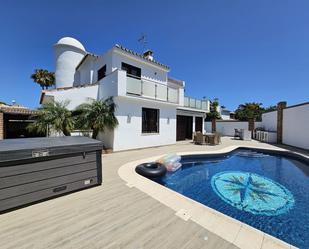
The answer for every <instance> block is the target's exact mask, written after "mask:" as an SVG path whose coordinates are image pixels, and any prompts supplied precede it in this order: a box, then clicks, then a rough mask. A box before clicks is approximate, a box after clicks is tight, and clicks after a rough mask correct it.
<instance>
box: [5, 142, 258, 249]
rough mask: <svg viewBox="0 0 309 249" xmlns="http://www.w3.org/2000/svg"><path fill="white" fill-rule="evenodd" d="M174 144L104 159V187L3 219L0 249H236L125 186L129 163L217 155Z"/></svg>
mask: <svg viewBox="0 0 309 249" xmlns="http://www.w3.org/2000/svg"><path fill="white" fill-rule="evenodd" d="M235 142H236V143H256V144H257V142H240V141H234V140H231V139H228V138H226V139H223V143H222V144H221V145H219V146H215V147H211V146H205V147H203V146H197V145H192V144H190V143H189V142H182V143H177V144H176V145H171V146H165V147H158V148H149V149H142V150H134V151H126V152H119V153H114V154H109V155H104V156H103V185H102V186H100V187H95V188H92V189H88V190H85V191H81V192H77V193H74V194H71V195H67V196H63V197H60V198H57V199H53V200H49V201H46V202H42V203H39V204H36V205H32V206H29V207H26V208H23V209H19V210H17V211H13V212H10V213H6V214H2V215H0V248H1V249H3V248H12V249H13V248H14V249H17V248H27V249H28V248H29V249H30V248H44V249H46V248H74V249H77V248H84V249H85V248H87V249H90V248H104V249H111V248H129V249H131V248H132V249H139V248H151V249H157V248H158V249H163V248H169V249H170V248H177V249H180V248H208V249H215V248H218V249H233V248H237V247H236V246H234V245H232V244H231V243H229V242H227V241H225V240H223V239H222V238H220V237H218V236H217V235H215V234H213V233H211V232H209V231H207V230H206V229H204V228H202V227H201V226H199V225H197V224H196V223H194V222H193V221H191V220H188V221H184V220H183V219H181V218H179V217H178V216H176V215H175V212H174V211H173V210H171V209H170V208H168V207H166V206H164V205H163V204H161V203H160V202H158V201H156V200H154V199H152V198H151V197H149V196H148V195H146V194H145V193H143V192H141V191H139V190H137V189H135V188H134V187H133V188H129V187H128V186H126V184H125V182H124V181H122V180H121V179H120V177H119V176H118V173H117V170H118V168H119V167H120V166H121V165H122V164H124V163H126V162H129V161H133V160H137V159H142V158H145V157H149V156H155V155H160V154H163V153H169V152H176V151H178V152H180V151H198V150H205V149H207V150H216V149H218V148H222V147H224V146H228V145H231V144H234V143H235Z"/></svg>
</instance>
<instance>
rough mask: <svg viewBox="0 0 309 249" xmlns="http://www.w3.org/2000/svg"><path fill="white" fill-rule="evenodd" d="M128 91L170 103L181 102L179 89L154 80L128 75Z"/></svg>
mask: <svg viewBox="0 0 309 249" xmlns="http://www.w3.org/2000/svg"><path fill="white" fill-rule="evenodd" d="M126 80H127V84H126V93H127V94H129V95H133V96H141V97H144V98H148V99H155V100H159V101H165V102H170V103H175V104H179V90H178V89H177V88H172V87H169V86H167V85H164V84H161V83H158V82H156V81H152V80H146V79H143V78H142V79H139V78H135V77H133V76H127V77H126Z"/></svg>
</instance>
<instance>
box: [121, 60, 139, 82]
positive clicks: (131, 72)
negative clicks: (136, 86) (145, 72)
mask: <svg viewBox="0 0 309 249" xmlns="http://www.w3.org/2000/svg"><path fill="white" fill-rule="evenodd" d="M121 69H122V70H125V71H127V76H128V77H132V78H137V79H140V78H141V71H142V70H141V69H140V68H138V67H134V66H132V65H129V64H127V63H124V62H122V63H121Z"/></svg>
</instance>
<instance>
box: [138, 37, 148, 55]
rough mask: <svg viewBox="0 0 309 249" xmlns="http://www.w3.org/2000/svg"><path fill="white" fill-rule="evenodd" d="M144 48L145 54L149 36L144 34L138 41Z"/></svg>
mask: <svg viewBox="0 0 309 249" xmlns="http://www.w3.org/2000/svg"><path fill="white" fill-rule="evenodd" d="M137 41H138V42H139V43H140V44H141V45H142V47H143V50H144V51H143V52H145V51H146V47H147V43H148V42H147V35H146V34H144V33H142V35H141V37H140V38H139V39H138V40H137Z"/></svg>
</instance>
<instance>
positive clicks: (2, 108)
mask: <svg viewBox="0 0 309 249" xmlns="http://www.w3.org/2000/svg"><path fill="white" fill-rule="evenodd" d="M0 112H2V113H6V114H29V115H32V114H35V113H36V111H34V110H31V109H29V108H27V107H24V106H9V105H0Z"/></svg>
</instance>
